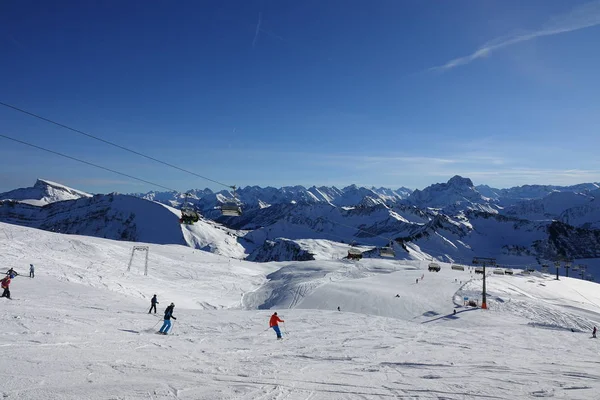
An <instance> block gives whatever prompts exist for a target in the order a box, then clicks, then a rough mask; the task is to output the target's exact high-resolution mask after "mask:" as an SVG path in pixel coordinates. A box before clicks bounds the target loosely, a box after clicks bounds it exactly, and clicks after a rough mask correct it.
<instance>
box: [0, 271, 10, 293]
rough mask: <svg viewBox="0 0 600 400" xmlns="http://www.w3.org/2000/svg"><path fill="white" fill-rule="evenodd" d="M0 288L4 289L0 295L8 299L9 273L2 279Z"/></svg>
mask: <svg viewBox="0 0 600 400" xmlns="http://www.w3.org/2000/svg"><path fill="white" fill-rule="evenodd" d="M0 282H2V285H1V286H2V289H4V292H3V293H2V296H0V297H8V298H9V299H10V289H9V287H10V275H7V276H6V278H4V279H2V281H0Z"/></svg>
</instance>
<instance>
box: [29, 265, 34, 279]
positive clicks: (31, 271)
mask: <svg viewBox="0 0 600 400" xmlns="http://www.w3.org/2000/svg"><path fill="white" fill-rule="evenodd" d="M29 277H30V278H35V267H34V266H33V264H29Z"/></svg>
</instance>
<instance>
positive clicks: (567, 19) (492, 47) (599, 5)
mask: <svg viewBox="0 0 600 400" xmlns="http://www.w3.org/2000/svg"><path fill="white" fill-rule="evenodd" d="M596 25H600V1H593V2H590V3H586V4H583V5H581V6H579V7H575V8H574V9H573V10H571V12H569V13H567V14H564V15H560V16H557V17H554V18H552V19H550V20H549V21H548V22H547V23H546V24H544V25H543V26H542V28H541V29H539V30H537V31H533V32H526V33H519V34H513V35H509V36H505V37H502V38H497V39H494V40H492V41H490V42H488V43H486V44H484V45H483V46H482V47H481V48H479V49H478V50H477V51H475V52H474V53H473V54H470V55H468V56H465V57H459V58H455V59H453V60H450V61H448V62H447V63H446V64H444V65H441V66H437V67H433V68H430V69H429V70H430V71H446V70H449V69H451V68H455V67H458V66H461V65H466V64H469V63H471V62H473V61H475V60H477V59H479V58H483V57H487V56H489V55H490V54H491V53H492V52H493V51H496V50H499V49H501V48H504V47H508V46H511V45H513V44H517V43H521V42H525V41H528V40H532V39H535V38H538V37H543V36H552V35H558V34H561V33H566V32H572V31H576V30H580V29H584V28H589V27H593V26H596Z"/></svg>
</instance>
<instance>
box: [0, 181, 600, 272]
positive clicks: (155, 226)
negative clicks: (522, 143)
mask: <svg viewBox="0 0 600 400" xmlns="http://www.w3.org/2000/svg"><path fill="white" fill-rule="evenodd" d="M188 193H190V196H189V201H190V202H191V203H192V204H193V205H194V206H195V207H196V208H197V210H198V211H199V212H200V213H201V214H202V216H203V218H202V219H201V220H200V221H199V222H198V223H197V224H195V225H192V226H186V225H179V223H178V213H179V212H178V210H177V209H176V208H177V207H180V206H181V205H182V204H183V202H184V201H185V198H186V195H185V193H179V192H150V193H144V194H135V195H119V194H115V193H113V194H109V195H94V196H92V195H90V194H88V193H85V192H81V191H78V190H74V189H71V188H68V187H66V186H63V185H60V184H57V183H54V182H50V181H44V180H38V181H37V182H36V183H35V185H34V186H33V187H32V188H24V189H16V190H13V191H10V192H7V193H2V194H0V221H2V222H9V223H14V224H19V225H25V226H32V227H36V228H40V229H45V230H51V231H56V232H61V233H71V234H74V233H76V234H83V235H91V236H98V237H106V238H111V239H117V240H130V241H140V242H150V243H162V244H183V245H188V246H191V247H194V248H197V249H202V250H206V251H211V252H214V253H217V254H223V255H228V256H230V257H235V258H247V259H249V260H255V261H267V260H287V259H295V260H308V259H313V258H314V254H313V253H311V249H314V248H316V246H318V247H319V248H320V249H322V248H323V247H325V248H327V247H330V248H331V249H332V256H333V254H334V253H335V254H336V255H339V254H343V253H344V250H343V249H344V248H350V247H351V246H352V247H357V248H361V250H362V251H364V256H365V257H379V256H380V255H379V251H378V249H379V248H381V247H383V246H392V247H393V248H394V249H395V253H396V258H403V259H429V258H436V259H439V260H444V261H458V260H470V258H471V257H473V256H488V257H496V258H497V259H498V260H499V262H502V263H505V264H514V265H524V264H538V263H542V262H544V260H554V259H556V258H573V259H594V258H600V230H599V229H600V200H599V199H600V189H599V185H598V184H596V183H588V184H580V185H574V186H569V187H557V186H535V185H534V186H522V187H517V188H511V189H494V188H489V187H487V186H478V187H475V186H474V185H473V183H472V181H471V180H470V179H468V178H463V177H460V176H455V177H453V178H452V179H450V180H449V181H448V182H446V183H439V184H434V185H431V186H429V187H427V188H424V189H423V190H415V191H410V190H409V189H406V188H400V189H395V190H392V189H386V188H365V187H358V186H355V185H351V186H348V187H345V188H343V189H338V188H335V187H318V188H317V187H314V186H313V187H311V188H308V189H306V188H304V187H302V186H293V187H283V188H279V189H276V188H272V187H267V188H260V187H258V186H251V187H245V188H241V189H239V190H237V191H236V195H237V198H236V199H235V200H236V201H237V202H239V203H240V204H241V206H242V208H243V214H242V215H241V216H239V217H223V216H221V215H220V212H219V210H218V207H219V205H221V204H223V203H224V202H228V201H232V200H233V197H232V193H231V192H229V191H222V192H216V193H215V192H213V191H211V190H209V189H205V190H190V191H189V192H188ZM344 246H345V247H344ZM319 254H323V252H322V251H319Z"/></svg>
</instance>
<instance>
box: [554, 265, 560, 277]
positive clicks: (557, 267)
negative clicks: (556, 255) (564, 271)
mask: <svg viewBox="0 0 600 400" xmlns="http://www.w3.org/2000/svg"><path fill="white" fill-rule="evenodd" d="M554 266H555V267H556V280H557V281H558V280H559V278H558V269H559V268H560V261H554Z"/></svg>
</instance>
